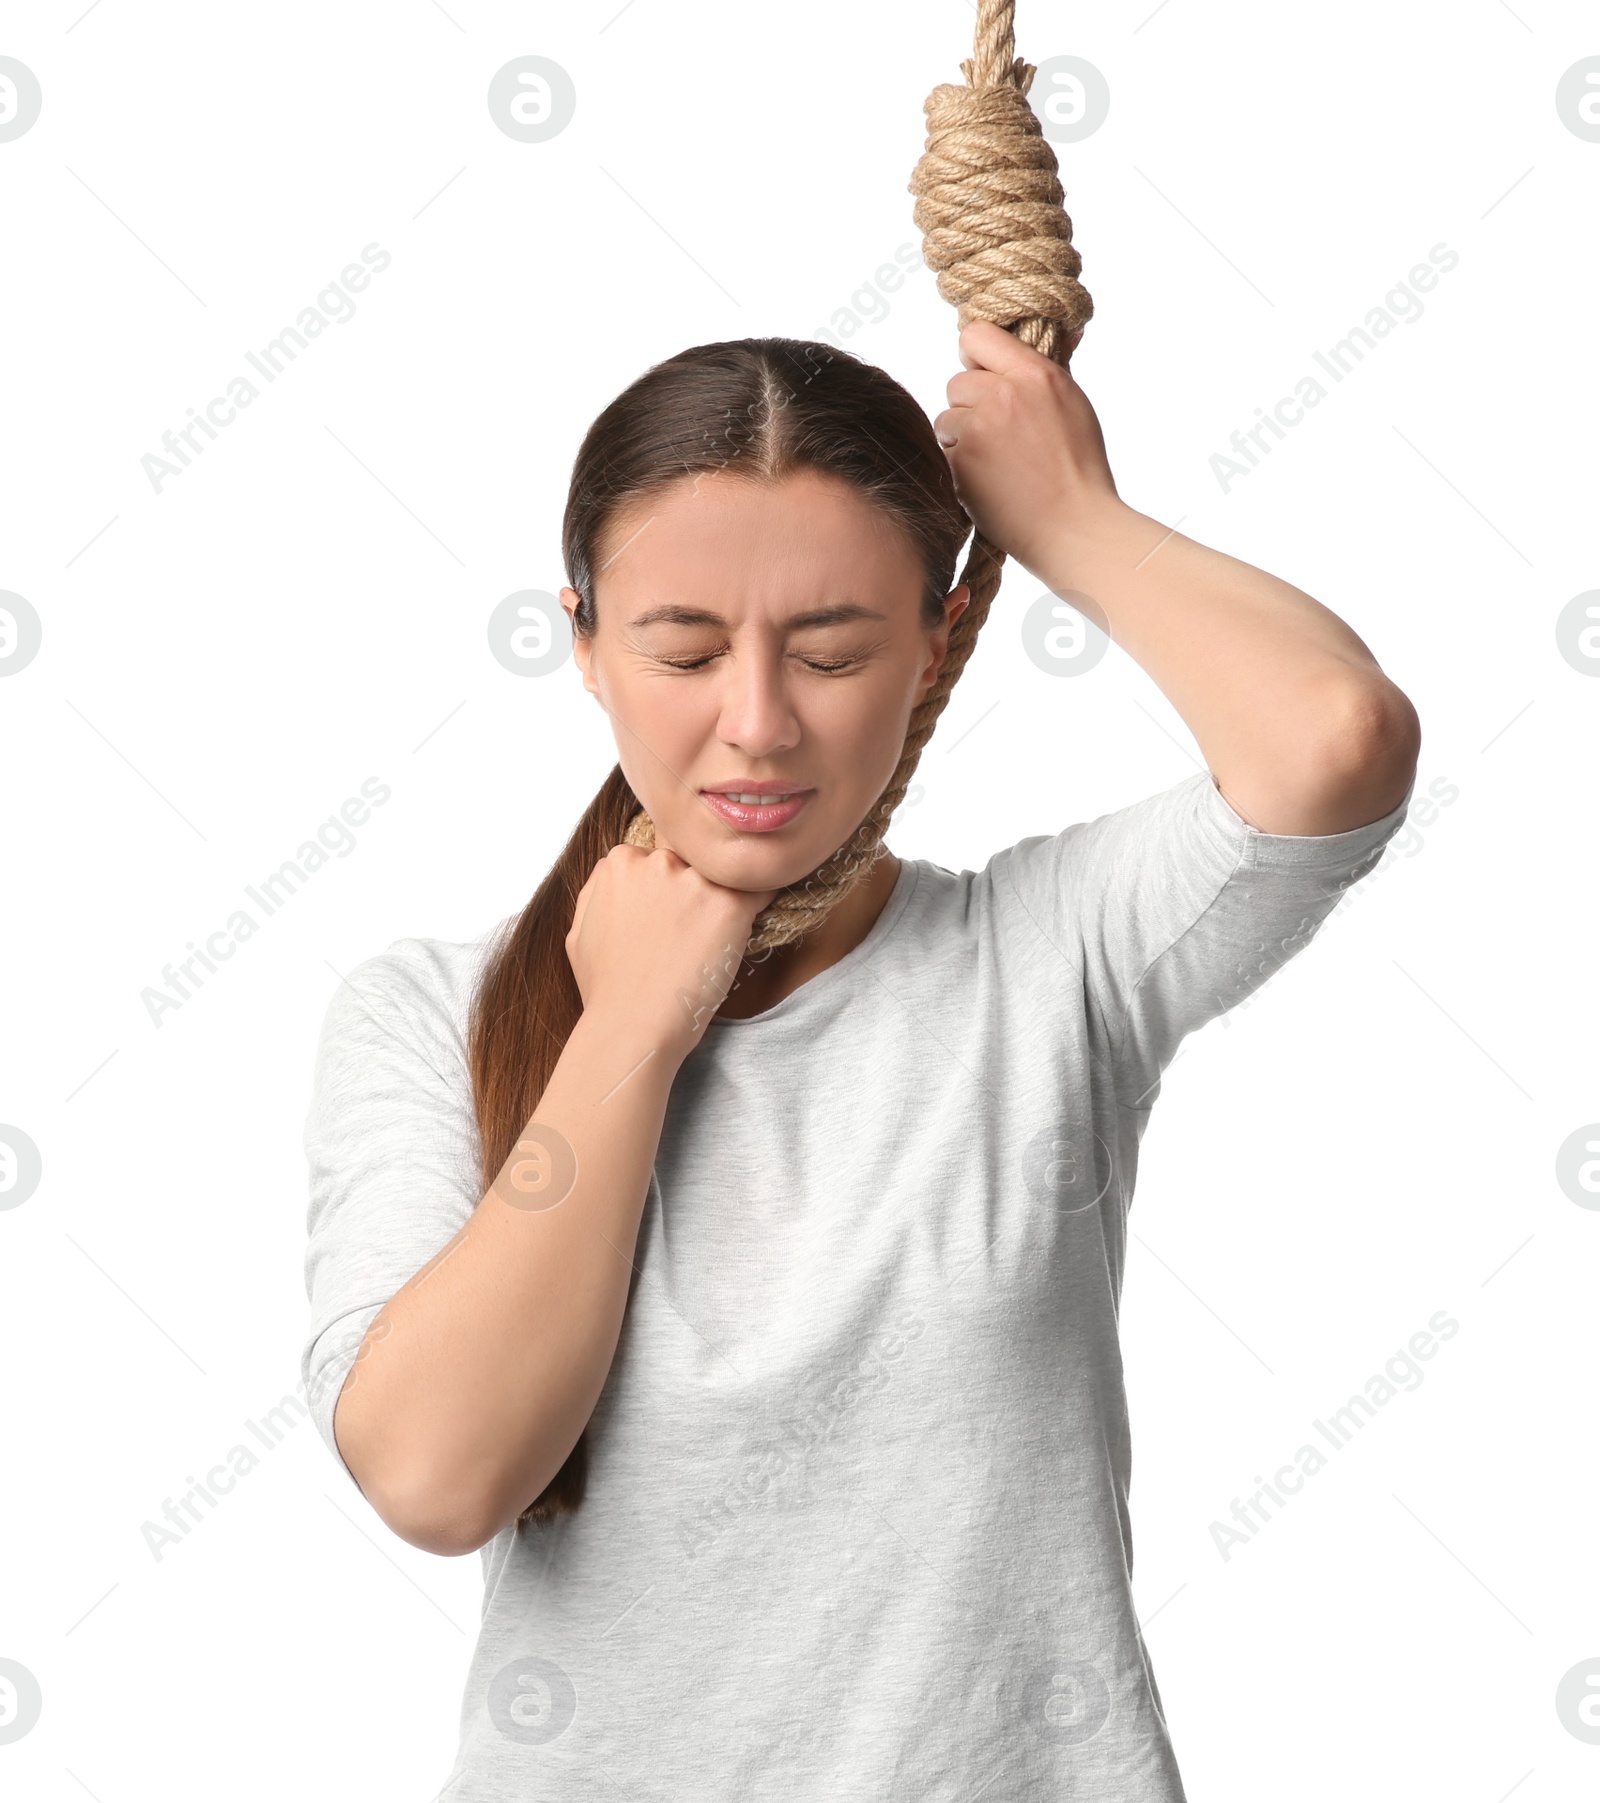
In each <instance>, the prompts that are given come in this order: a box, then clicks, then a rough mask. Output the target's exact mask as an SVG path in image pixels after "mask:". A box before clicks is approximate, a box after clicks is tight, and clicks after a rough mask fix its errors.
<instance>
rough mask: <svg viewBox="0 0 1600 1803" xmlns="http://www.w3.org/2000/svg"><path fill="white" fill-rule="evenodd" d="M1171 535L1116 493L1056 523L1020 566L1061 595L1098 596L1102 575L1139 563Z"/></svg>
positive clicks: (1081, 508) (1020, 560)
mask: <svg viewBox="0 0 1600 1803" xmlns="http://www.w3.org/2000/svg"><path fill="white" fill-rule="evenodd" d="M1165 530H1166V528H1165V527H1163V526H1162V525H1160V523H1159V522H1158V521H1156V520H1152V519H1151V518H1150V517H1149V516H1148V515H1147V514H1142V513H1140V512H1139V511H1138V509H1137V508H1134V507H1130V506H1129V505H1128V504H1127V502H1126V501H1124V500H1123V499H1122V498H1121V496H1120V495H1117V494H1115V493H1113V494H1109V495H1106V496H1104V497H1102V498H1099V499H1097V500H1095V501H1094V502H1093V503H1092V504H1091V505H1088V506H1081V507H1077V508H1074V509H1073V510H1072V511H1071V512H1070V514H1064V515H1063V516H1062V517H1061V518H1060V519H1059V520H1055V521H1052V523H1051V526H1050V529H1049V530H1048V532H1047V533H1045V534H1044V535H1043V536H1042V537H1041V539H1040V541H1039V543H1038V545H1037V546H1030V547H1029V548H1028V549H1029V554H1028V555H1027V556H1024V557H1019V558H1018V562H1020V563H1021V564H1022V565H1023V567H1024V568H1025V569H1027V570H1028V571H1029V572H1030V573H1031V574H1032V575H1034V576H1037V577H1038V578H1039V580H1040V581H1041V582H1042V583H1044V584H1045V586H1046V587H1047V588H1049V589H1051V590H1053V591H1054V592H1055V593H1056V594H1060V593H1061V592H1062V591H1063V590H1064V589H1081V590H1090V591H1092V588H1093V584H1094V583H1095V581H1096V580H1098V576H1099V572H1101V571H1103V570H1104V569H1106V568H1107V567H1108V566H1114V565H1116V564H1117V563H1119V562H1126V563H1128V564H1130V565H1131V564H1134V563H1137V562H1138V560H1139V559H1140V558H1141V557H1143V556H1144V555H1145V554H1146V553H1147V552H1148V551H1149V550H1150V548H1151V547H1152V546H1153V545H1155V544H1156V543H1157V542H1158V541H1159V539H1160V537H1161V534H1162V533H1163V532H1164V531H1165Z"/></svg>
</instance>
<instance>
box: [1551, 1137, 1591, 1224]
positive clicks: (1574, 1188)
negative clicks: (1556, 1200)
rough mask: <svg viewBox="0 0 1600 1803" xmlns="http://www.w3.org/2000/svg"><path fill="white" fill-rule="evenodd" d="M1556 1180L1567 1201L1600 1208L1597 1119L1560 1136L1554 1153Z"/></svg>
mask: <svg viewBox="0 0 1600 1803" xmlns="http://www.w3.org/2000/svg"><path fill="white" fill-rule="evenodd" d="M1556 1182H1557V1183H1559V1184H1560V1185H1561V1189H1562V1193H1563V1194H1564V1195H1565V1196H1566V1197H1567V1200H1568V1201H1570V1202H1576V1203H1577V1205H1578V1206H1579V1208H1590V1209H1594V1210H1596V1211H1600V1121H1592V1122H1591V1123H1590V1124H1589V1125H1588V1126H1587V1127H1580V1128H1579V1129H1578V1130H1577V1132H1576V1133H1569V1134H1568V1135H1567V1137H1566V1138H1565V1139H1564V1140H1562V1142H1561V1150H1560V1151H1559V1152H1557V1153H1556Z"/></svg>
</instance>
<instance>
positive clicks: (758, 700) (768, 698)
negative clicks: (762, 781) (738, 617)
mask: <svg viewBox="0 0 1600 1803" xmlns="http://www.w3.org/2000/svg"><path fill="white" fill-rule="evenodd" d="M741 636H742V635H741ZM718 675H719V680H720V684H721V686H720V690H719V693H718V696H717V701H718V714H717V736H718V738H720V739H721V740H722V742H723V744H725V745H731V746H734V747H736V748H737V749H738V750H739V751H741V752H743V753H744V755H745V756H746V757H748V758H769V757H775V756H777V755H778V754H779V753H781V752H785V751H792V750H793V749H794V748H795V746H797V745H798V744H799V743H800V718H799V715H798V714H797V713H796V711H795V706H794V698H793V696H792V695H791V694H790V692H789V683H788V676H787V670H786V666H785V663H784V655H783V647H782V646H781V645H779V644H777V643H770V644H769V643H765V642H763V641H762V640H761V639H759V638H757V637H755V636H754V635H752V636H749V637H745V638H743V642H738V641H736V642H735V644H734V646H733V649H732V651H731V653H730V655H729V656H727V657H726V658H724V659H723V660H722V667H721V670H720V671H719V673H718Z"/></svg>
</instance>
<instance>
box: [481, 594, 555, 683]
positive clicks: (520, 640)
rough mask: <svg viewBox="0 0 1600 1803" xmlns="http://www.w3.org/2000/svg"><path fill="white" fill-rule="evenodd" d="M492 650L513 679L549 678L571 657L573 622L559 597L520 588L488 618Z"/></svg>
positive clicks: (498, 661) (490, 647) (497, 661)
mask: <svg viewBox="0 0 1600 1803" xmlns="http://www.w3.org/2000/svg"><path fill="white" fill-rule="evenodd" d="M489 649H490V650H491V651H492V652H493V653H494V659H495V662H496V663H498V664H500V665H501V666H502V667H503V668H505V669H507V670H509V671H510V672H511V673H512V675H513V676H548V675H549V673H550V672H551V671H552V670H558V669H560V667H561V666H562V664H564V663H565V662H566V661H567V659H568V658H569V657H570V656H571V655H572V622H571V620H570V619H568V617H567V610H566V609H565V608H564V607H563V606H562V605H561V602H560V600H559V598H558V597H557V596H555V595H551V594H548V593H546V591H545V590H544V589H538V588H524V589H518V590H517V592H516V593H515V594H514V595H507V596H506V598H505V600H504V601H501V602H500V603H498V604H497V605H496V607H495V608H494V611H493V612H492V613H491V614H490V615H489Z"/></svg>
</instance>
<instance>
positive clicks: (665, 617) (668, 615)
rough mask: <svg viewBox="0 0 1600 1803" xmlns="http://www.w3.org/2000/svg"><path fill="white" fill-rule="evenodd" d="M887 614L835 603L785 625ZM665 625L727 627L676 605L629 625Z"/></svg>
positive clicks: (699, 610)
mask: <svg viewBox="0 0 1600 1803" xmlns="http://www.w3.org/2000/svg"><path fill="white" fill-rule="evenodd" d="M887 617H888V616H887V615H886V614H881V613H876V612H874V610H873V609H872V608H870V607H863V606H861V604H860V603H859V602H856V601H839V602H835V603H834V605H833V606H832V607H814V608H812V609H811V610H810V611H809V612H808V613H803V614H792V615H791V616H790V617H789V618H788V619H787V620H785V621H784V622H783V625H784V628H785V630H786V631H789V632H797V631H799V630H800V629H801V628H803V627H807V626H838V625H841V624H843V623H844V622H846V621H849V620H883V619H887ZM662 621H665V622H667V623H669V624H671V625H673V626H726V625H727V624H728V622H727V621H726V620H725V619H723V617H722V615H721V614H718V613H713V612H712V611H711V610H710V609H709V608H705V607H684V606H681V605H679V604H677V603H676V602H667V603H666V604H664V605H663V606H661V607H651V608H647V609H646V611H645V612H644V613H642V614H636V615H635V616H634V617H633V619H631V620H630V621H629V622H628V624H629V626H630V627H637V626H654V625H657V624H658V623H660V622H662Z"/></svg>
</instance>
